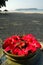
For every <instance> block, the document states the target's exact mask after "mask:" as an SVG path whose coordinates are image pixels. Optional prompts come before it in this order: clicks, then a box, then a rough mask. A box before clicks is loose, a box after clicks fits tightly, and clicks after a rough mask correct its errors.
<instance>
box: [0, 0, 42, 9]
mask: <svg viewBox="0 0 43 65" xmlns="http://www.w3.org/2000/svg"><path fill="white" fill-rule="evenodd" d="M19 8H39V9H43V0H8V1H7V2H6V7H2V8H1V9H2V10H4V9H8V10H15V9H19Z"/></svg>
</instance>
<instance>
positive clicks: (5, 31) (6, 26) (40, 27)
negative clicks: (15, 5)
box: [0, 13, 43, 41]
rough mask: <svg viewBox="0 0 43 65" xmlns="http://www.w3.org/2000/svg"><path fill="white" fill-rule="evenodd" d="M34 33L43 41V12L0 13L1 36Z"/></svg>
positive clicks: (3, 37)
mask: <svg viewBox="0 0 43 65" xmlns="http://www.w3.org/2000/svg"><path fill="white" fill-rule="evenodd" d="M28 33H32V34H33V35H35V37H36V38H37V39H38V40H39V41H43V14H39V13H6V14H5V13H0V38H1V39H2V40H4V39H5V38H7V37H9V36H11V35H14V34H20V35H22V34H28Z"/></svg>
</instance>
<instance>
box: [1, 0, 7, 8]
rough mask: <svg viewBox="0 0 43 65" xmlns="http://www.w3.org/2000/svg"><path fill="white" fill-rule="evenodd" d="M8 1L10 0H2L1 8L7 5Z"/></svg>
mask: <svg viewBox="0 0 43 65" xmlns="http://www.w3.org/2000/svg"><path fill="white" fill-rule="evenodd" d="M6 1H8V0H0V8H1V7H3V6H6Z"/></svg>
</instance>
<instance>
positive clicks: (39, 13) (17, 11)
mask: <svg viewBox="0 0 43 65" xmlns="http://www.w3.org/2000/svg"><path fill="white" fill-rule="evenodd" d="M0 13H24V14H34V13H35V14H43V12H21V11H8V12H7V11H6V12H5V11H2V12H0Z"/></svg>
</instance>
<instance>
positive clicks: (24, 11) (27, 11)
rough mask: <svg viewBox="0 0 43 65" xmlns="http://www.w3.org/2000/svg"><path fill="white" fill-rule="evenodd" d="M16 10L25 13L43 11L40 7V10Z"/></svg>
mask: <svg viewBox="0 0 43 65" xmlns="http://www.w3.org/2000/svg"><path fill="white" fill-rule="evenodd" d="M15 12H23V13H43V9H39V10H20V11H15Z"/></svg>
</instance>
